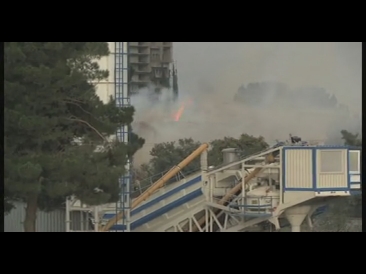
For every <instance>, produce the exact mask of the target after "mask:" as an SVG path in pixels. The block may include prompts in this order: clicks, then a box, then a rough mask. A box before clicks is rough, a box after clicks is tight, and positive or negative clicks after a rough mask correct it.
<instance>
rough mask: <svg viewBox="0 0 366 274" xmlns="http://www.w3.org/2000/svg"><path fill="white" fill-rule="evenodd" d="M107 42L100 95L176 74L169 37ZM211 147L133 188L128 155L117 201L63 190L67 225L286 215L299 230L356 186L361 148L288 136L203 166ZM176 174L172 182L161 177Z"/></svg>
mask: <svg viewBox="0 0 366 274" xmlns="http://www.w3.org/2000/svg"><path fill="white" fill-rule="evenodd" d="M108 43H109V49H110V52H111V54H110V56H108V57H106V58H103V59H102V60H101V61H100V65H101V68H102V69H108V70H109V71H110V74H109V75H110V76H109V78H108V79H107V80H106V81H104V82H101V83H99V84H98V86H97V93H98V95H99V96H100V97H101V99H102V100H103V101H105V102H107V101H108V98H109V97H110V95H113V96H114V98H115V99H116V104H117V105H118V106H119V107H121V108H123V107H126V106H129V105H130V96H131V95H132V94H133V93H134V92H136V91H137V90H138V89H139V88H141V87H142V86H143V85H147V84H149V83H150V82H149V81H150V80H151V79H152V80H153V81H155V82H154V83H155V86H156V87H157V88H160V87H162V86H164V77H165V76H166V75H167V74H166V71H167V68H169V69H170V74H169V77H172V78H174V74H173V73H172V71H174V69H173V65H172V62H171V61H172V55H171V54H172V42H108ZM158 55H159V57H158ZM159 58H160V59H159ZM159 60H160V63H159V62H158V61H159ZM168 61H169V62H168ZM159 69H161V70H159ZM175 75H176V74H175ZM149 79H150V80H149ZM172 82H173V81H172ZM175 85H176V83H175ZM172 86H174V85H172ZM129 135H130V134H129V128H128V126H127V125H126V126H124V127H122V128H120V129H119V130H118V131H117V137H118V138H119V139H120V140H121V141H122V142H126V143H127V142H129ZM208 149H209V145H208V144H203V145H201V146H200V147H199V148H197V150H195V151H194V152H193V153H192V154H191V155H189V156H188V157H187V158H186V159H182V162H180V163H172V168H171V169H170V170H169V171H168V172H167V173H166V174H164V175H163V176H162V177H161V178H158V179H157V180H151V178H146V180H145V181H140V184H141V185H148V187H147V188H146V189H137V190H134V191H133V190H132V188H131V174H130V172H129V167H130V163H128V164H127V166H126V170H127V172H126V174H125V175H124V176H123V177H122V178H121V179H120V182H119V183H120V186H121V193H120V199H119V201H118V203H117V204H107V205H100V206H89V205H85V204H82V203H81V202H80V201H79V200H77V199H76V198H75V197H68V198H67V200H66V212H65V226H66V231H67V232H241V231H253V230H254V229H256V230H260V231H268V230H278V229H280V228H281V227H282V226H283V225H284V223H286V222H287V223H289V224H290V225H291V228H292V231H293V232H298V231H300V230H301V224H302V223H303V222H304V221H305V220H306V221H307V223H308V225H309V226H310V227H311V226H312V216H314V214H316V213H317V212H319V210H320V209H321V208H322V207H323V206H324V205H326V203H327V201H328V200H329V199H333V198H336V197H344V196H350V195H353V194H354V193H355V192H359V191H361V178H360V177H361V176H360V167H361V161H360V150H359V149H356V148H351V147H344V146H337V147H334V146H323V145H317V144H312V143H307V142H303V141H302V140H301V139H300V138H297V137H291V138H290V140H288V141H286V142H282V143H278V144H277V145H275V146H274V147H271V148H269V149H267V150H265V151H262V152H260V153H256V154H254V155H249V156H246V157H245V158H240V157H239V156H238V155H239V154H238V152H237V151H236V150H235V149H232V148H227V149H224V150H223V152H222V153H223V156H224V157H223V159H224V161H223V163H222V164H221V165H220V166H208V163H207V153H208ZM197 157H200V159H201V168H200V170H197V171H196V172H193V173H191V174H184V172H183V169H184V167H185V166H187V165H188V164H189V163H191V162H192V161H193V160H194V159H196V158H197ZM174 178H175V179H176V180H175V182H173V183H171V182H170V183H169V184H168V185H166V183H167V182H168V181H171V180H172V179H174ZM132 197H134V198H132Z"/></svg>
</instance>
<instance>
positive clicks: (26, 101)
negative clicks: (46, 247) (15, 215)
mask: <svg viewBox="0 0 366 274" xmlns="http://www.w3.org/2000/svg"><path fill="white" fill-rule="evenodd" d="M4 45H5V46H4V71H5V75H4V78H5V84H4V92H5V94H4V162H5V163H4V169H5V171H4V180H5V184H4V193H5V202H6V204H5V209H10V208H11V206H12V202H14V201H23V202H24V203H25V204H26V216H25V220H24V231H26V232H34V231H35V230H36V228H35V227H36V226H35V224H36V217H37V216H36V212H37V209H38V208H40V209H45V210H52V209H54V208H55V207H57V206H60V204H61V203H62V202H63V201H64V199H65V197H66V196H67V195H75V196H76V197H77V198H79V199H80V200H82V201H83V202H84V203H86V204H90V205H97V204H103V203H108V202H114V201H117V199H118V193H119V185H118V178H119V177H120V176H121V175H123V173H124V172H125V164H126V161H127V157H126V156H129V157H132V155H133V154H134V153H135V152H136V150H137V149H139V148H140V147H141V146H142V145H143V142H144V141H143V139H141V138H139V137H138V136H134V138H133V139H134V140H135V143H134V144H132V145H126V144H123V143H121V142H119V141H118V140H116V138H111V136H114V135H115V132H116V130H117V129H118V128H119V127H121V126H122V125H126V124H127V125H130V124H131V122H132V119H133V114H134V109H133V108H132V107H129V108H124V109H121V108H117V107H116V103H115V101H114V100H113V99H112V98H111V100H110V102H109V103H108V104H103V102H102V101H101V100H100V99H99V97H98V96H97V95H96V92H95V85H94V84H93V83H95V82H97V81H99V80H101V79H103V78H106V77H107V76H108V71H103V70H101V69H100V68H99V66H98V64H97V63H96V60H98V59H100V58H101V57H103V56H106V55H108V54H109V51H108V44H107V43H106V42H5V43H4ZM96 188H98V189H99V191H98V192H96V191H95V189H96ZM100 190H101V191H100Z"/></svg>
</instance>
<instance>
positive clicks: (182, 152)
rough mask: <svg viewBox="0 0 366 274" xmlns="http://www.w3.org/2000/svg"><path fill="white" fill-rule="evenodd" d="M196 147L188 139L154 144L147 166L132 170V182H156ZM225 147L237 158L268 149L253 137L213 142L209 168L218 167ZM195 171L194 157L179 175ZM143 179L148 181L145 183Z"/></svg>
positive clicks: (243, 136) (243, 135) (196, 144)
mask: <svg viewBox="0 0 366 274" xmlns="http://www.w3.org/2000/svg"><path fill="white" fill-rule="evenodd" d="M200 145H201V143H200V142H197V141H194V140H193V139H191V138H186V139H180V140H178V141H177V142H166V143H160V144H156V145H155V146H154V147H153V148H152V150H151V152H150V155H151V156H152V158H151V159H150V161H149V163H148V164H145V165H142V166H141V167H140V168H139V169H137V170H136V173H135V174H136V178H137V179H138V181H139V182H141V184H142V185H141V187H144V186H145V185H149V184H151V183H152V181H154V180H157V179H159V177H161V175H162V173H164V172H166V171H168V170H169V169H171V168H172V167H173V166H174V165H176V164H178V163H179V162H180V161H182V160H183V159H184V158H186V157H187V156H188V155H189V154H191V153H192V152H193V151H194V150H195V149H197V148H198V147H199V146H200ZM228 147H230V148H237V149H238V151H239V152H241V155H242V156H245V155H249V154H252V153H256V152H259V151H262V150H264V149H266V148H268V144H267V143H266V142H265V140H264V138H263V137H261V136H259V137H254V136H250V135H247V134H242V135H241V136H240V137H239V138H238V139H236V138H233V137H225V138H224V139H221V140H220V139H218V140H213V141H212V142H211V143H210V149H209V152H208V164H209V165H213V166H217V165H220V164H222V162H223V155H222V150H223V149H224V148H228ZM199 169H200V159H199V157H197V158H196V159H195V160H194V161H192V162H191V163H190V164H189V165H188V166H187V167H185V168H184V169H183V170H182V172H183V173H184V174H185V175H186V174H190V173H192V172H194V171H197V170H199ZM145 178H149V179H148V180H146V179H145ZM175 180H177V178H172V179H171V180H170V182H171V181H175Z"/></svg>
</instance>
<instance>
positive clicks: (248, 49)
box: [132, 42, 361, 163]
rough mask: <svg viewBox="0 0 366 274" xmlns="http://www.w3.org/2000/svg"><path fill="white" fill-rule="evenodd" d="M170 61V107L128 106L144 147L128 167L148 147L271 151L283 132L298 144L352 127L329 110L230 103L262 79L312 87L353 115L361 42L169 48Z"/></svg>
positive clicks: (137, 101) (143, 100) (140, 101)
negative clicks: (173, 69)
mask: <svg viewBox="0 0 366 274" xmlns="http://www.w3.org/2000/svg"><path fill="white" fill-rule="evenodd" d="M174 59H175V60H176V61H177V68H178V78H179V100H178V101H176V102H173V103H172V102H169V103H167V102H166V101H164V100H161V101H160V102H159V103H154V104H152V103H151V102H150V101H149V99H148V97H147V96H146V95H144V94H146V91H144V92H141V93H140V94H141V96H136V97H134V98H133V100H132V102H133V105H134V106H135V107H136V110H137V112H136V115H135V122H134V125H133V126H134V130H135V131H136V132H137V133H138V134H139V135H140V136H142V137H143V138H145V140H146V143H145V145H144V147H143V149H142V150H140V151H139V152H138V153H137V154H136V155H135V159H134V161H135V162H138V163H142V162H146V161H147V160H148V158H149V151H150V150H151V148H152V147H153V146H154V144H156V143H161V142H166V141H176V140H178V139H180V138H190V137H191V138H193V139H194V140H199V141H202V142H209V141H211V140H213V139H216V138H223V137H225V136H231V137H236V138H237V137H239V136H240V134H242V133H247V134H250V135H255V136H258V135H262V136H264V137H265V139H266V141H268V142H269V143H272V144H273V142H274V141H275V140H276V139H279V140H284V139H285V138H288V134H289V133H292V134H294V135H300V136H301V137H302V138H303V139H304V140H327V139H329V137H332V138H333V137H334V138H339V139H340V137H341V135H340V131H341V130H342V129H347V130H348V129H349V128H347V126H348V127H350V129H349V130H352V131H354V130H355V129H354V127H353V128H352V127H351V125H353V124H354V123H355V122H352V120H350V119H349V118H348V117H343V118H339V117H336V116H335V113H334V110H333V111H329V110H328V111H327V110H322V109H318V110H317V111H315V112H314V111H312V110H311V109H306V108H301V109H299V108H291V106H290V105H289V106H286V107H278V106H275V105H268V106H266V107H265V108H260V107H251V106H248V105H242V104H236V103H235V101H234V94H235V93H236V92H237V90H238V88H239V87H240V86H241V85H242V84H244V85H247V84H249V83H253V82H262V81H268V80H271V81H279V82H282V83H284V84H287V85H288V86H289V87H290V88H296V87H309V86H310V87H312V86H317V87H321V88H325V89H326V90H327V91H328V93H332V94H335V95H336V97H337V99H338V101H339V102H340V103H343V104H347V105H348V106H349V109H350V110H351V112H356V113H360V110H361V43H274V42H271V43H241V42H174ZM163 94H164V92H163ZM168 94H169V92H168ZM187 97H189V99H187ZM269 99H270V98H269ZM314 100H317V98H314ZM188 101H192V102H193V105H192V106H187V107H186V108H185V110H184V112H183V115H182V117H181V119H180V120H179V121H178V122H174V121H173V118H171V117H172V114H173V113H175V112H177V110H178V109H179V108H180V107H181V106H182V104H186V103H187V102H188ZM269 101H270V100H269ZM147 125H148V126H147ZM356 126H357V125H356ZM357 130H358V129H357Z"/></svg>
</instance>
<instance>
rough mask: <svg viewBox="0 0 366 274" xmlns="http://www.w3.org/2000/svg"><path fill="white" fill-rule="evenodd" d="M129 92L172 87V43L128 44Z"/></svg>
mask: <svg viewBox="0 0 366 274" xmlns="http://www.w3.org/2000/svg"><path fill="white" fill-rule="evenodd" d="M128 53H129V68H130V69H129V78H130V79H129V80H130V81H129V84H130V92H131V93H132V94H133V93H136V92H137V91H138V90H140V89H142V88H144V87H146V86H149V85H150V84H153V86H154V89H155V90H156V91H157V92H159V91H160V90H161V89H162V88H172V87H173V77H174V71H175V69H174V65H173V42H128Z"/></svg>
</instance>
